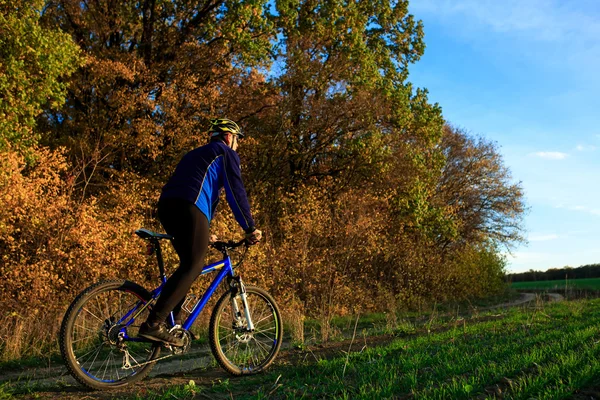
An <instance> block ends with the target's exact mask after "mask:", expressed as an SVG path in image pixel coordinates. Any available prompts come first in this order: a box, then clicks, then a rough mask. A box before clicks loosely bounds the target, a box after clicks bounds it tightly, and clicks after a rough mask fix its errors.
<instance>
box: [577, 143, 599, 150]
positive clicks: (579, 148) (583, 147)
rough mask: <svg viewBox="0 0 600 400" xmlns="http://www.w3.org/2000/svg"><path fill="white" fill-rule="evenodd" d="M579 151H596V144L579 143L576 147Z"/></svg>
mask: <svg viewBox="0 0 600 400" xmlns="http://www.w3.org/2000/svg"><path fill="white" fill-rule="evenodd" d="M576 149H577V151H595V150H596V149H597V147H596V146H592V145H582V144H580V145H578V146H577V147H576Z"/></svg>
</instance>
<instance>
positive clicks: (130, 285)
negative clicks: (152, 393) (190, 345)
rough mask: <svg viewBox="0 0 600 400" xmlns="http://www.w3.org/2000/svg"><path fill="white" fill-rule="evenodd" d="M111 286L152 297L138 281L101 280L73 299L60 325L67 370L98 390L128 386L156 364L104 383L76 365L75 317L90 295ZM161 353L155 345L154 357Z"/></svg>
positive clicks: (148, 298) (144, 296)
mask: <svg viewBox="0 0 600 400" xmlns="http://www.w3.org/2000/svg"><path fill="white" fill-rule="evenodd" d="M111 287H112V289H113V290H114V289H119V288H123V289H127V290H129V291H131V292H133V293H135V294H136V295H138V296H139V297H141V298H143V299H144V300H146V301H149V300H150V299H151V297H152V296H151V294H150V293H149V292H148V291H147V290H146V289H144V288H143V287H142V286H140V285H138V284H137V283H134V282H131V281H128V280H104V281H100V282H98V283H96V284H93V285H92V286H89V287H88V288H86V289H84V290H83V291H82V292H81V293H79V295H77V297H76V298H75V300H73V302H72V303H71V304H70V305H69V308H68V309H67V312H66V313H65V316H64V318H63V321H62V324H61V327H60V336H59V343H60V353H61V356H62V358H63V360H64V362H65V365H66V367H67V370H68V371H69V373H70V374H71V376H72V377H73V378H75V379H76V380H77V382H79V383H81V384H82V385H84V386H86V387H88V388H91V389H97V390H106V389H116V388H121V387H124V386H127V385H129V384H131V383H134V382H137V381H139V380H141V379H144V378H145V377H146V376H147V375H148V374H149V373H150V371H151V370H152V368H153V367H154V365H155V364H156V363H155V362H154V363H150V364H147V365H145V366H143V367H142V369H141V370H140V371H139V372H138V373H136V374H135V375H133V376H130V377H128V378H126V379H123V381H119V382H116V383H102V382H99V381H96V380H94V379H92V378H90V377H88V376H87V375H85V373H84V372H82V371H81V369H79V368H77V367H76V366H75V365H76V360H75V357H74V356H73V353H72V351H71V348H70V346H71V333H72V329H73V324H74V321H75V319H74V318H75V316H76V313H77V311H78V310H79V309H80V308H81V307H82V305H83V304H85V303H86V301H87V300H89V297H90V296H91V295H92V294H94V293H96V292H97V291H101V290H102V289H109V290H110V288H111ZM159 355H160V346H156V347H154V350H153V358H154V359H156V358H158V357H159Z"/></svg>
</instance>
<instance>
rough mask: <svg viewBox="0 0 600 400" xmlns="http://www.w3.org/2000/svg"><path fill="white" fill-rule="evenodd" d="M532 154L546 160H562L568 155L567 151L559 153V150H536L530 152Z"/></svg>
mask: <svg viewBox="0 0 600 400" xmlns="http://www.w3.org/2000/svg"><path fill="white" fill-rule="evenodd" d="M532 155H534V156H536V157H540V158H545V159H547V160H564V159H565V158H567V157H568V156H569V155H568V154H567V153H561V152H560V151H538V152H537V153H532Z"/></svg>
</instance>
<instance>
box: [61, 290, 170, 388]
mask: <svg viewBox="0 0 600 400" xmlns="http://www.w3.org/2000/svg"><path fill="white" fill-rule="evenodd" d="M150 300H151V295H150V293H148V291H147V290H145V289H144V288H142V287H141V286H139V285H137V284H135V283H133V282H129V281H124V280H121V281H103V282H99V283H97V284H95V285H93V286H90V287H89V288H87V289H85V290H84V291H83V292H82V293H81V294H79V296H77V298H76V299H75V300H74V301H73V303H72V304H71V305H70V307H69V309H68V310H67V312H66V314H65V317H64V319H63V322H62V325H61V329H60V350H61V354H62V357H63V359H64V361H65V364H66V365H67V368H68V369H69V372H70V373H71V375H73V377H74V378H75V379H77V381H79V382H80V383H81V384H83V385H85V386H87V387H90V388H92V389H110V388H117V387H121V386H125V385H128V384H130V383H132V382H135V381H138V380H140V379H143V378H144V377H145V376H146V375H148V373H149V372H150V370H151V369H152V367H154V364H155V363H156V361H152V360H155V359H156V358H158V356H159V354H160V345H158V344H156V343H152V342H148V341H143V340H142V339H138V338H137V333H138V330H139V327H140V324H141V323H142V322H144V321H145V320H146V317H147V316H148V311H149V310H148V307H146V305H147V303H148V302H149V301H150ZM126 337H127V338H129V339H131V340H128V339H126Z"/></svg>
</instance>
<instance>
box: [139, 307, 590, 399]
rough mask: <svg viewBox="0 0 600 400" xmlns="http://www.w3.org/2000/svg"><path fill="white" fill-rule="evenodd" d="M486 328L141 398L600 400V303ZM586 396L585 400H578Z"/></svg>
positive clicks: (467, 325)
mask: <svg viewBox="0 0 600 400" xmlns="http://www.w3.org/2000/svg"><path fill="white" fill-rule="evenodd" d="M538 306H539V305H538ZM486 319H488V320H487V321H486V320H484V321H480V322H473V321H470V320H463V321H460V320H458V321H454V322H452V323H447V324H445V325H444V326H440V327H438V331H437V332H432V333H430V334H427V333H424V334H416V335H407V336H405V337H398V338H397V339H395V340H393V341H392V342H391V343H390V344H388V345H385V346H381V347H373V348H368V349H365V350H364V351H362V352H356V353H350V354H348V355H345V354H338V356H336V357H333V358H329V359H321V360H320V361H315V359H314V358H313V359H312V362H304V363H301V364H296V365H285V366H279V367H276V368H274V369H273V370H272V371H271V372H269V373H267V374H263V375H259V376H256V377H247V378H241V379H232V380H225V381H222V382H220V383H217V384H213V385H212V386H200V385H185V386H173V387H171V388H166V389H165V391H161V392H160V393H146V394H145V395H144V398H150V399H167V398H169V399H172V398H191V397H194V398H235V399H267V398H269V399H296V398H310V399H313V398H332V399H389V398H407V399H408V398H418V399H485V398H504V399H531V398H535V399H565V398H573V396H581V397H579V398H582V399H583V398H588V399H589V398H597V397H598V394H599V393H600V344H599V341H600V331H599V327H600V300H580V301H565V302H560V303H552V304H545V305H541V306H539V307H537V308H533V309H512V310H508V311H505V312H504V313H503V314H501V315H494V316H489V317H487V318H486ZM582 391H584V392H586V396H584V395H583V394H578V393H581V392H582ZM590 393H592V395H590ZM133 398H135V397H133ZM137 398H140V397H137ZM576 398H577V397H576Z"/></svg>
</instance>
